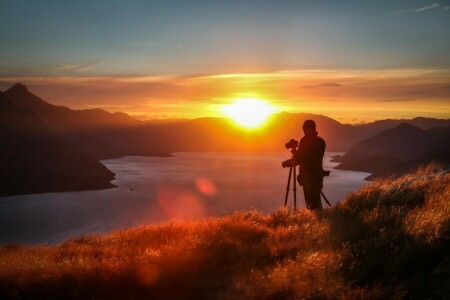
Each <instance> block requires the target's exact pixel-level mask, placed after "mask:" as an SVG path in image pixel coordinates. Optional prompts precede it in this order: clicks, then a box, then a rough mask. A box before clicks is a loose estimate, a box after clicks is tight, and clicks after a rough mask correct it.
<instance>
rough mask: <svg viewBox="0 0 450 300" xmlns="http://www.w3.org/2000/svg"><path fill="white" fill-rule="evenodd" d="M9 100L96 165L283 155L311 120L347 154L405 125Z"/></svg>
mask: <svg viewBox="0 0 450 300" xmlns="http://www.w3.org/2000/svg"><path fill="white" fill-rule="evenodd" d="M5 94H6V95H7V96H8V97H9V98H10V99H11V101H12V102H13V104H14V105H16V106H18V107H23V108H27V109H30V110H32V111H34V112H35V113H36V115H37V116H38V117H39V118H40V119H41V120H42V121H43V122H44V123H45V124H46V125H47V126H48V127H49V128H50V129H51V130H52V131H54V132H56V133H57V134H59V137H60V138H62V139H64V140H65V141H66V142H67V143H70V144H72V146H73V147H80V148H81V150H82V151H84V152H87V153H89V154H90V155H92V156H93V157H95V158H97V159H104V158H114V157H121V156H127V155H148V156H168V155H169V153H171V152H177V151H277V150H283V149H284V144H285V143H286V142H287V141H288V140H290V139H291V138H296V139H299V138H300V137H301V136H302V134H303V133H302V130H301V125H302V123H303V122H304V121H305V120H306V119H313V120H315V121H316V123H317V128H318V131H319V135H320V136H322V137H323V138H324V139H325V141H326V143H327V151H347V150H349V148H350V147H351V146H353V145H354V144H355V143H357V142H360V141H362V140H364V139H366V138H367V137H370V136H372V135H375V134H378V133H380V132H382V131H384V130H387V129H391V128H393V127H395V126H396V125H398V123H399V122H401V120H382V121H376V122H373V123H368V124H364V125H350V124H341V123H339V122H337V121H336V120H333V119H331V118H329V117H326V116H322V115H314V114H304V113H287V112H282V113H277V114H274V115H273V116H272V117H271V118H270V119H269V120H268V122H267V123H266V125H265V126H264V128H261V129H260V130H253V131H246V130H242V128H239V127H237V126H236V125H235V123H234V122H233V121H232V120H230V119H227V118H198V119H193V120H182V119H181V120H177V121H176V122H165V121H158V122H152V121H139V120H136V119H134V118H131V117H130V116H128V115H126V114H123V113H114V114H112V113H109V112H106V111H104V110H101V109H90V110H72V109H70V108H67V107H64V106H57V105H53V104H50V103H48V102H46V101H44V100H43V99H41V98H39V97H38V96H36V95H34V94H32V93H31V92H29V91H28V90H27V88H26V87H25V86H24V85H22V84H20V83H19V84H16V85H14V86H13V87H12V88H10V89H9V90H7V91H6V92H5ZM407 121H408V123H417V124H419V123H420V125H421V126H424V127H429V126H432V125H434V124H448V123H450V120H437V119H429V118H416V119H412V120H407ZM287 153H288V152H287ZM379 160H383V159H382V158H379ZM390 162H392V161H390Z"/></svg>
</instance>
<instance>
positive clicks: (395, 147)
mask: <svg viewBox="0 0 450 300" xmlns="http://www.w3.org/2000/svg"><path fill="white" fill-rule="evenodd" d="M449 141H450V127H436V128H432V129H429V130H422V129H420V128H418V127H415V126H413V125H411V124H408V123H402V124H400V125H398V126H397V127H395V128H392V129H389V130H386V131H383V132H381V133H379V134H377V135H375V136H372V137H370V138H368V139H365V140H363V141H361V142H359V143H356V144H355V145H354V146H353V147H352V148H350V150H348V151H347V152H346V153H345V154H344V156H343V157H342V158H340V162H341V163H340V164H339V165H338V166H337V167H336V168H337V169H343V170H354V171H363V172H369V173H373V175H372V176H371V177H369V178H372V179H373V178H375V177H378V176H391V175H400V174H402V172H405V171H408V170H411V169H413V168H415V167H417V166H419V165H422V164H424V163H429V162H431V161H436V162H442V163H444V164H448V163H450V148H449V147H450V142H449Z"/></svg>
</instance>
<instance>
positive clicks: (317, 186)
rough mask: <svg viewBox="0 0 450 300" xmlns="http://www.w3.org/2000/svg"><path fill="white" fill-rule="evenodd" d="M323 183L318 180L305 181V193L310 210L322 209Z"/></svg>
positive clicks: (307, 206)
mask: <svg viewBox="0 0 450 300" xmlns="http://www.w3.org/2000/svg"><path fill="white" fill-rule="evenodd" d="M321 190H322V184H321V183H318V182H308V183H305V182H304V183H303V194H304V195H305V203H306V208H308V209H310V210H316V209H317V210H322V209H323V207H322V202H321V200H320V191H321Z"/></svg>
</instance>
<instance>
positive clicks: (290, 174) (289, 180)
mask: <svg viewBox="0 0 450 300" xmlns="http://www.w3.org/2000/svg"><path fill="white" fill-rule="evenodd" d="M291 176H292V167H290V168H289V178H288V182H287V187H286V197H285V198H284V206H286V205H287V200H288V196H289V187H290V185H291Z"/></svg>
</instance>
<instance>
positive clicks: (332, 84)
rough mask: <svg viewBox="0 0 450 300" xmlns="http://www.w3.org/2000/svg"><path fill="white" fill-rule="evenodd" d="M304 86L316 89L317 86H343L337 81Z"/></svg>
mask: <svg viewBox="0 0 450 300" xmlns="http://www.w3.org/2000/svg"><path fill="white" fill-rule="evenodd" d="M303 87H304V88H307V89H315V88H320V87H331V88H338V87H342V84H340V83H335V82H326V83H322V84H317V85H304V86H303Z"/></svg>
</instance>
